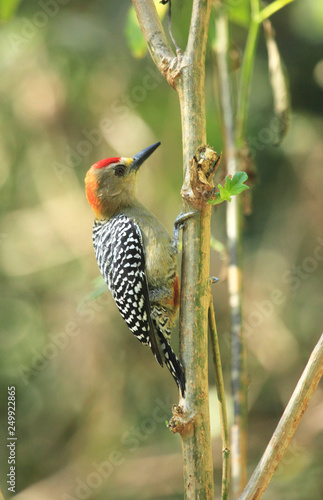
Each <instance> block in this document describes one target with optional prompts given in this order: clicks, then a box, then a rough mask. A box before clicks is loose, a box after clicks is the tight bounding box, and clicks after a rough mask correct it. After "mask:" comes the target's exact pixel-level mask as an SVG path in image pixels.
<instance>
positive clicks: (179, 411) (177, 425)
mask: <svg viewBox="0 0 323 500" xmlns="http://www.w3.org/2000/svg"><path fill="white" fill-rule="evenodd" d="M172 413H173V416H172V418H171V419H170V421H169V424H168V427H169V429H170V430H171V431H172V433H173V434H176V432H178V433H179V434H180V435H181V436H182V437H183V436H187V435H188V434H191V433H192V432H193V424H194V421H195V417H192V415H191V414H190V413H187V412H185V411H184V407H183V406H179V405H173V407H172Z"/></svg>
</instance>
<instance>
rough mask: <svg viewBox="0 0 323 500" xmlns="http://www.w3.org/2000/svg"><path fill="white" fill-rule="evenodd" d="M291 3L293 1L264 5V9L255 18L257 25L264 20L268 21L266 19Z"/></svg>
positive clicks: (277, 0) (279, 1) (277, 1)
mask: <svg viewBox="0 0 323 500" xmlns="http://www.w3.org/2000/svg"><path fill="white" fill-rule="evenodd" d="M293 1H294V0H276V2H272V3H271V4H269V5H266V7H264V8H263V9H262V10H261V11H260V12H259V14H258V15H257V16H256V21H257V22H258V23H262V22H263V21H264V20H265V19H268V17H270V16H272V15H273V14H275V13H276V12H278V11H279V10H280V9H282V8H283V7H285V5H288V4H289V3H291V2H293Z"/></svg>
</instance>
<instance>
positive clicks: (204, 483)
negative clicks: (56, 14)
mask: <svg viewBox="0 0 323 500" xmlns="http://www.w3.org/2000/svg"><path fill="white" fill-rule="evenodd" d="M132 1H133V5H134V7H135V9H136V12H137V15H138V19H139V23H140V25H141V28H142V31H143V34H144V36H145V39H146V41H147V43H148V46H149V50H150V52H151V54H152V57H153V59H154V61H155V62H156V64H157V66H158V67H159V69H160V70H161V71H162V72H163V74H165V76H166V77H167V79H168V81H169V83H170V84H171V85H172V86H174V87H175V88H176V89H177V91H178V95H179V100H180V107H181V117H182V133H183V162H184V165H183V170H184V183H183V188H182V194H183V195H187V194H189V193H190V192H191V187H190V170H189V168H190V160H191V159H192V158H193V157H194V155H195V152H196V150H197V148H198V147H199V146H202V145H204V144H205V143H206V123H205V91H204V80H205V51H206V42H207V33H208V27H209V18H210V11H211V0H194V1H193V7H192V17H191V25H190V31H189V38H188V44H187V48H186V50H185V53H184V55H183V56H181V55H179V56H178V58H177V59H173V60H172V61H171V60H170V58H171V55H170V49H169V45H168V42H167V43H166V42H165V34H164V31H163V28H162V26H161V24H160V22H159V20H157V19H156V12H155V13H153V10H154V8H155V7H154V6H153V2H152V0H132ZM165 61H166V66H167V68H168V69H167V70H165ZM183 210H184V211H192V209H191V208H190V205H189V202H188V201H183ZM210 211H211V207H210V206H206V207H205V208H203V209H202V210H201V213H200V215H199V216H196V217H193V218H191V219H190V220H188V221H187V223H186V224H185V228H184V232H183V258H182V283H181V312H180V350H181V357H182V360H183V364H184V366H185V372H186V380H187V389H186V399H185V400H184V401H183V402H182V403H183V410H184V414H185V419H186V420H187V425H186V426H184V428H183V429H182V430H181V431H180V432H181V436H182V440H183V456H184V480H185V498H187V499H191V498H192V499H211V498H214V485H213V464H212V453H211V438H210V419H209V400H208V365H207V360H208V356H207V352H208V350H207V345H208V342H207V338H208V336H207V334H208V320H207V319H208V308H209V257H210V215H211V212H210Z"/></svg>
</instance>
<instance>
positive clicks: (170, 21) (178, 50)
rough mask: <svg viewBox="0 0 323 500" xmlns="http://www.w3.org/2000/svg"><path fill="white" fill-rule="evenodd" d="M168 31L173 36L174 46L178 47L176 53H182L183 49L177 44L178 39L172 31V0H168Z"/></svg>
mask: <svg viewBox="0 0 323 500" xmlns="http://www.w3.org/2000/svg"><path fill="white" fill-rule="evenodd" d="M168 33H169V36H170V37H171V40H172V42H173V44H174V47H175V49H176V53H177V54H181V53H182V50H181V48H180V47H179V46H178V45H177V43H176V40H175V38H174V36H173V33H172V0H168Z"/></svg>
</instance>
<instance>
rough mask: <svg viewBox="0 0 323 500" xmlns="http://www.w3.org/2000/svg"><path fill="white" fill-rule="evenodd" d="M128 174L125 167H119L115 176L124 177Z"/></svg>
mask: <svg viewBox="0 0 323 500" xmlns="http://www.w3.org/2000/svg"><path fill="white" fill-rule="evenodd" d="M125 173H126V167H125V165H117V166H116V167H115V169H114V174H115V175H116V176H117V177H122V176H123V175H124V174H125Z"/></svg>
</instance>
